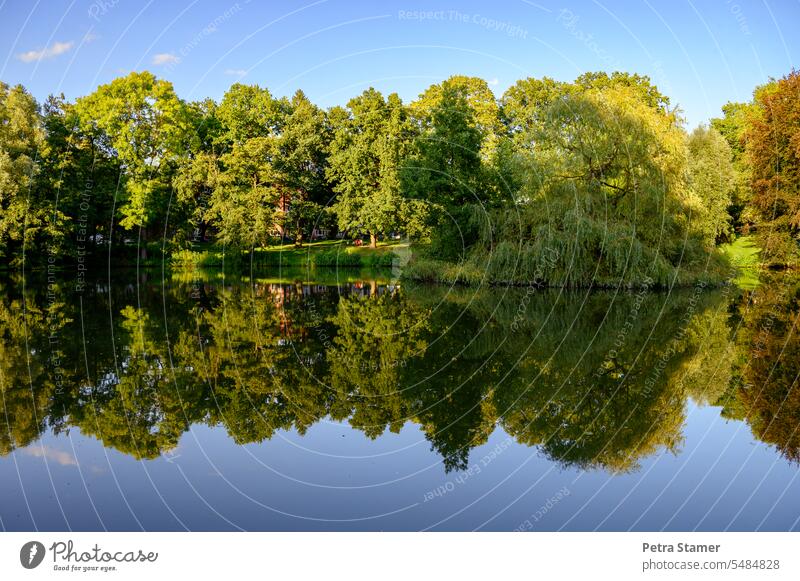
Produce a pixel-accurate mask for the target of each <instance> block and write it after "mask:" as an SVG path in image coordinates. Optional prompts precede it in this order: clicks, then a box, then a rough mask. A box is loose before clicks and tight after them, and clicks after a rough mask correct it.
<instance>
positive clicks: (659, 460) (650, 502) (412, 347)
mask: <svg viewBox="0 0 800 581" xmlns="http://www.w3.org/2000/svg"><path fill="white" fill-rule="evenodd" d="M308 279H309V277H308V276H307V275H303V274H300V275H297V276H296V277H286V276H284V277H283V278H281V277H280V273H272V274H269V273H267V274H264V275H263V276H259V277H238V276H237V277H231V276H227V277H222V276H221V275H220V274H219V273H195V274H192V273H189V274H181V275H177V274H172V275H170V274H167V275H166V276H162V275H161V273H158V272H154V273H148V274H142V273H140V274H138V275H137V274H136V273H135V272H133V271H130V272H129V271H124V272H116V273H114V272H112V276H111V278H110V281H109V279H108V278H106V279H105V280H97V281H89V282H88V283H87V285H86V286H85V288H84V289H83V291H82V292H77V291H76V290H75V288H74V282H73V281H70V280H67V279H64V280H56V281H53V280H51V281H50V284H48V281H47V280H45V279H42V278H41V277H36V276H32V277H29V278H28V279H27V280H24V281H23V280H22V279H9V278H6V279H3V280H1V281H0V395H2V401H1V402H0V406H1V407H2V409H3V412H4V413H3V416H0V424H1V425H2V430H0V525H1V526H2V529H5V530H35V529H42V530H67V529H72V530H103V529H108V530H140V529H145V530H183V529H190V530H236V529H246V530H419V529H432V530H473V529H481V530H513V529H526V530H596V529H599V530H629V529H634V530H661V529H666V530H694V529H698V530H723V529H730V530H754V529H765V530H793V529H797V528H798V519H800V480H799V479H798V478H797V475H798V472H799V470H798V463H797V461H798V458H799V457H800V433H798V432H800V430H798V425H800V395H799V394H798V390H797V387H798V386H797V382H798V371H800V339H798V332H797V328H796V327H794V326H795V325H796V323H797V315H798V311H799V308H798V297H800V291H799V290H798V289H800V283H798V281H794V280H790V279H787V278H776V279H775V280H770V281H767V282H766V283H765V284H764V285H762V286H761V287H759V288H758V289H757V290H755V291H741V290H737V289H734V288H729V289H723V290H708V289H702V288H695V289H686V290H682V291H680V292H672V293H653V292H651V293H648V292H639V291H633V292H631V291H619V292H613V291H581V292H577V291H557V290H537V289H524V288H523V289H496V288H495V289H487V288H483V289H476V288H448V287H445V286H419V285H414V284H410V283H406V282H403V283H402V284H400V283H398V282H397V281H396V280H392V279H391V278H390V276H389V275H387V276H386V277H381V276H374V275H370V274H369V273H364V274H360V273H350V274H348V275H346V276H344V275H340V276H338V277H337V275H336V273H328V274H319V275H314V279H313V280H308Z"/></svg>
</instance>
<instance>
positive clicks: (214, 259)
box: [171, 240, 410, 268]
mask: <svg viewBox="0 0 800 581" xmlns="http://www.w3.org/2000/svg"><path fill="white" fill-rule="evenodd" d="M409 253H410V248H409V243H408V242H406V241H390V242H379V243H378V247H377V248H370V247H369V246H368V245H364V246H356V245H354V244H353V243H352V242H351V241H348V240H322V241H318V242H308V243H304V244H303V245H302V246H300V247H297V246H295V245H294V244H292V243H288V244H275V245H270V246H262V247H259V248H256V249H255V250H254V251H253V252H252V253H249V252H246V253H241V254H239V253H231V252H230V251H227V252H223V249H222V248H220V247H218V246H216V245H212V244H197V245H195V246H193V247H192V248H191V249H189V250H181V251H179V252H176V253H174V254H173V255H172V260H171V263H172V265H173V266H174V267H177V268H194V267H218V266H223V265H226V266H227V265H230V266H249V265H250V264H252V265H253V266H256V267H272V266H281V267H290V268H295V267H296V268H307V267H331V268H343V267H358V268H363V267H367V268H383V267H386V268H392V267H394V266H397V265H398V263H399V264H401V265H402V264H405V262H407V257H408V255H409Z"/></svg>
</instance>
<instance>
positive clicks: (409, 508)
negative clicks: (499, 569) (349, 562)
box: [0, 404, 800, 530]
mask: <svg viewBox="0 0 800 581" xmlns="http://www.w3.org/2000/svg"><path fill="white" fill-rule="evenodd" d="M506 439H507V436H506V435H505V434H504V433H503V432H502V431H501V430H499V429H498V430H496V431H495V432H494V433H493V434H492V436H491V437H490V438H489V441H488V443H486V444H484V445H483V446H480V447H478V448H476V449H474V450H473V451H472V453H471V455H470V468H471V471H470V469H468V470H467V471H462V472H450V473H449V474H446V473H445V472H444V470H443V466H442V463H441V458H440V457H438V456H437V455H436V454H435V453H433V452H431V451H430V450H429V444H428V442H427V441H426V440H425V439H424V437H423V435H422V434H421V432H420V430H419V428H418V427H417V426H416V425H413V424H408V425H406V426H405V428H404V429H403V430H402V431H401V432H400V433H399V434H385V435H383V436H381V437H379V438H377V439H376V440H374V441H373V440H369V439H368V438H366V437H365V436H364V435H363V434H362V433H361V432H359V431H357V430H354V429H352V428H350V427H349V426H348V425H347V424H343V423H338V422H320V423H318V424H315V425H314V426H313V427H311V429H310V430H309V431H308V433H307V434H306V435H305V436H304V437H300V436H299V435H298V434H296V433H294V432H291V433H283V434H280V435H279V436H276V437H275V438H273V439H272V440H270V441H266V442H262V443H259V444H248V445H245V446H237V445H236V444H234V443H233V442H232V441H231V440H230V439H229V437H228V436H227V434H226V433H225V430H224V429H220V428H208V427H205V426H195V427H193V428H192V430H191V431H190V433H188V434H185V435H184V436H183V438H182V440H181V442H180V445H179V447H178V448H177V449H176V450H174V451H173V452H172V454H170V455H168V456H166V457H162V458H159V459H157V460H153V461H143V462H139V461H136V460H134V459H132V458H130V457H128V456H125V455H123V454H120V453H119V452H116V451H114V450H111V449H104V448H103V446H102V445H101V444H100V443H99V442H97V441H96V440H94V439H92V438H85V437H82V436H81V435H80V434H78V433H77V432H76V431H72V432H71V434H70V435H69V436H64V435H62V436H53V435H51V434H48V435H46V436H44V437H43V438H42V440H41V441H40V442H37V443H35V444H32V445H31V446H29V447H28V448H26V449H22V450H19V451H17V452H16V453H14V455H13V458H6V459H4V460H2V462H0V476H2V477H1V478H0V498H2V499H3V500H2V503H0V509H1V510H2V512H0V515H2V519H3V525H4V526H5V528H6V529H8V530H15V529H32V528H34V527H36V528H39V529H64V528H67V527H70V528H73V529H75V530H81V529H87V530H94V529H100V528H102V527H103V526H105V527H107V528H108V529H131V530H137V529H138V528H139V527H140V526H141V527H144V528H145V529H148V530H157V529H181V528H182V527H183V526H185V527H187V528H189V529H193V530H194V529H211V530H218V529H221V530H227V529H235V528H236V527H240V528H243V529H248V530H250V529H265V530H270V529H279V530H293V529H299V530H350V529H356V530H363V529H369V530H382V529H390V530H398V529H399V530H407V529H408V530H416V529H422V528H433V529H455V530H462V529H469V530H471V529H475V528H482V529H487V530H495V529H497V530H508V529H514V528H517V527H519V526H520V525H522V523H523V522H524V521H526V520H528V521H529V522H530V523H531V524H532V526H533V530H557V529H562V528H563V529H565V530H593V529H595V528H599V529H610V530H627V529H629V528H634V529H640V530H660V529H662V528H666V529H671V530H692V529H695V528H697V529H700V530H704V529H707V530H719V529H724V528H726V527H729V528H730V529H731V530H753V529H755V528H760V529H766V530H785V529H788V528H790V527H795V528H796V527H797V523H796V519H797V518H798V516H800V481H798V479H797V478H796V475H797V467H796V466H794V465H792V464H789V463H787V462H786V461H785V460H784V459H782V458H780V457H779V456H777V455H776V453H775V451H774V450H773V449H771V448H770V447H769V446H767V445H766V444H763V443H760V442H758V441H756V440H754V439H753V437H752V436H751V434H750V431H749V429H748V427H747V426H746V425H744V424H742V423H740V422H734V421H726V420H724V419H721V418H720V416H719V409H718V408H714V407H697V406H695V405H692V404H690V406H689V410H688V421H687V423H686V426H685V442H684V445H683V447H682V450H681V452H680V453H679V454H677V455H673V454H671V453H669V452H663V453H659V454H657V455H655V456H653V457H650V458H645V459H644V460H642V461H641V469H640V470H638V471H636V472H633V473H630V474H622V475H616V476H612V475H610V474H608V473H606V472H604V471H602V470H589V471H586V472H584V471H582V470H580V469H575V468H567V469H565V468H563V467H561V466H559V465H557V464H554V463H553V462H552V461H550V460H548V459H545V458H543V457H542V456H541V455H540V454H539V453H537V450H536V449H535V448H528V447H526V446H521V445H519V444H511V445H505V444H504V443H505V442H506V441H507V440H506ZM42 446H44V449H45V450H46V452H45V453H42V452H41V451H36V450H41V447H42ZM73 447H74V451H73ZM495 449H499V450H502V451H501V452H500V453H497V454H495V455H493V456H491V453H492V450H495ZM487 458H491V459H488V460H487ZM75 459H76V460H77V465H76V463H75V462H74V461H72V460H75ZM476 466H477V467H479V471H478V470H477V469H476V468H475V467H476ZM459 475H460V476H459ZM21 487H24V490H25V493H26V495H25V496H27V504H28V505H29V506H30V513H32V516H33V520H32V518H31V514H29V511H28V508H27V506H26V498H25V496H23V495H22V493H21ZM564 489H566V491H568V494H564V493H563V491H564ZM87 491H88V492H87ZM434 491H438V493H436V494H434ZM560 491H562V493H561V495H560V499H558V500H557V501H556V502H555V503H553V502H550V508H546V509H543V507H545V506H546V505H547V504H548V500H549V499H552V498H554V497H556V496H558V493H559V492H560ZM426 498H427V499H428V500H426ZM90 499H91V500H90ZM715 503H716V504H715ZM62 511H63V512H62ZM98 514H99V515H101V516H102V524H101V520H100V519H99V518H98V516H97V515H98ZM292 515H294V516H292ZM376 515H383V516H376ZM534 516H537V518H538V520H535V519H534V518H533V517H534Z"/></svg>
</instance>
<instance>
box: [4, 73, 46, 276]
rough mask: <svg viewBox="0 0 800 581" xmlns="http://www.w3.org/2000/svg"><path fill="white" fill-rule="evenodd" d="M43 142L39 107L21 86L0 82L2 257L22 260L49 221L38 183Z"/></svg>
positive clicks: (9, 259) (10, 259)
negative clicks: (27, 248)
mask: <svg viewBox="0 0 800 581" xmlns="http://www.w3.org/2000/svg"><path fill="white" fill-rule="evenodd" d="M43 143H44V131H43V129H42V124H41V118H40V114H39V106H38V104H37V103H36V100H35V99H34V98H33V97H32V96H31V95H30V94H29V93H28V92H27V91H26V90H25V89H24V88H23V87H22V86H21V85H17V86H15V87H9V86H8V85H6V84H5V83H0V257H5V259H6V261H17V260H21V258H22V253H23V252H24V250H25V248H26V246H28V245H30V243H32V242H33V241H34V240H35V238H36V237H37V234H38V233H39V231H40V229H42V228H43V227H44V226H45V225H46V222H47V217H48V216H47V211H46V209H45V207H44V205H43V204H41V203H40V200H38V198H37V196H36V194H37V192H36V190H35V183H36V179H37V176H38V173H39V165H38V161H39V156H40V148H41V147H42V145H43Z"/></svg>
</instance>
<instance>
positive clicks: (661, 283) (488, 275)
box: [403, 250, 757, 288]
mask: <svg viewBox="0 0 800 581" xmlns="http://www.w3.org/2000/svg"><path fill="white" fill-rule="evenodd" d="M742 253H744V251H743V250H742ZM729 262H730V259H729V258H728V256H727V255H726V254H725V253H723V252H722V251H720V252H717V253H715V254H713V255H712V256H711V257H710V258H709V259H708V260H707V261H705V262H703V263H697V262H696V263H694V264H692V265H691V266H690V265H688V264H687V265H685V266H682V267H679V268H670V269H665V268H661V269H658V268H655V269H654V272H653V271H650V272H648V271H641V270H640V269H634V268H630V269H628V270H627V271H624V272H625V275H624V277H622V278H620V277H616V276H610V275H609V274H608V273H602V268H598V269H597V272H596V273H595V276H594V277H591V278H585V277H584V278H577V277H574V276H572V273H571V272H570V270H569V265H562V264H560V261H559V263H557V262H556V261H552V262H549V261H548V258H547V256H546V255H540V256H538V257H536V258H535V259H534V258H532V257H530V256H528V255H527V254H526V253H524V252H522V253H519V254H517V255H515V256H514V257H512V258H509V257H508V256H504V255H502V253H493V254H490V255H484V256H483V257H481V258H476V257H475V256H474V255H473V256H470V258H469V259H467V260H465V261H462V262H459V263H455V262H450V261H444V260H437V259H434V258H431V257H428V256H425V254H424V252H421V253H417V254H415V256H414V259H413V260H412V261H410V262H409V263H408V265H407V266H406V267H405V268H404V270H403V276H404V277H406V278H408V279H411V280H418V281H423V282H434V283H444V284H450V285H452V284H464V285H473V286H474V285H478V284H485V285H506V286H527V285H531V284H534V285H537V286H542V287H547V286H549V287H566V288H587V287H596V288H616V287H618V286H622V287H626V288H643V287H652V288H667V287H671V286H673V285H675V286H679V287H680V286H691V285H695V284H700V283H702V284H706V285H711V286H715V285H721V284H724V283H725V281H726V280H727V277H726V273H727V272H729V271H730V266H729ZM578 269H579V270H585V265H579V266H578ZM756 281H757V277H756Z"/></svg>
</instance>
